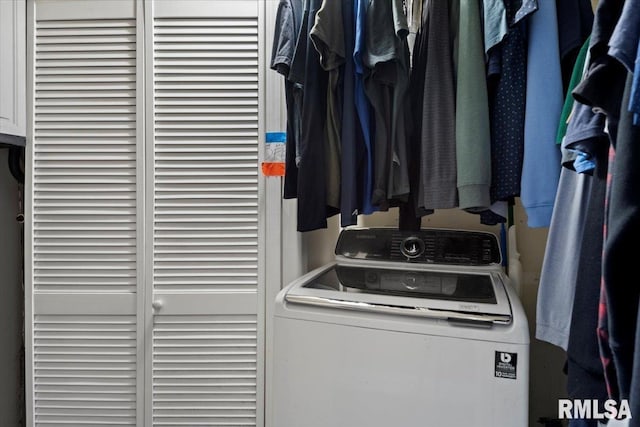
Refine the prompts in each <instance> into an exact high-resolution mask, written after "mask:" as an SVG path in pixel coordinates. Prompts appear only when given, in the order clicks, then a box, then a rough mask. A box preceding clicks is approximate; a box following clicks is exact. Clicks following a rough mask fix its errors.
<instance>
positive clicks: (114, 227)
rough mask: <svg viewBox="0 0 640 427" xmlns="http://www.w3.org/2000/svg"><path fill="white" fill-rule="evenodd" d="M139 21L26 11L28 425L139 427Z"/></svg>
mask: <svg viewBox="0 0 640 427" xmlns="http://www.w3.org/2000/svg"><path fill="white" fill-rule="evenodd" d="M105 6H106V7H105ZM138 15H139V14H138V13H137V11H136V2H135V1H134V0H114V1H109V2H108V5H105V2H100V1H95V0H87V1H83V2H77V1H56V2H52V1H39V2H37V3H36V4H35V6H34V3H31V4H30V17H31V19H32V22H33V25H34V36H33V39H32V40H33V41H34V43H33V45H32V46H33V51H32V58H33V63H32V67H31V72H32V73H34V74H33V76H34V79H33V83H32V92H31V93H32V94H33V102H32V110H31V113H32V114H31V124H32V128H31V130H32V133H31V141H30V144H29V151H28V154H29V155H28V158H29V159H30V166H31V168H30V174H28V180H29V181H28V185H30V188H31V191H32V193H31V199H30V206H29V205H28V209H29V208H30V209H29V210H30V212H31V216H30V221H29V223H28V224H29V225H30V227H27V247H28V248H29V249H30V250H28V251H27V264H26V265H27V266H31V268H30V270H28V271H27V283H28V284H29V283H30V284H31V288H30V289H29V290H28V291H27V307H26V312H27V322H30V325H29V326H28V327H27V339H28V344H27V351H28V353H27V369H28V371H27V376H28V380H27V384H28V388H27V391H28V395H27V396H30V397H28V398H27V406H28V408H29V409H28V411H29V415H30V419H29V422H30V424H29V425H34V426H37V427H49V426H97V425H109V426H136V425H141V424H137V423H138V421H139V420H138V417H137V413H138V412H139V409H140V408H142V404H143V399H141V398H140V396H141V395H140V391H141V390H142V385H143V384H144V382H143V380H144V377H143V375H141V373H142V372H141V370H140V368H141V363H140V362H141V361H142V357H143V355H144V353H143V348H142V346H141V341H140V339H141V333H140V332H141V326H142V322H141V320H142V319H143V317H142V315H141V313H140V311H139V309H138V307H139V303H141V302H142V301H141V300H139V298H138V296H139V295H140V294H141V292H142V288H141V283H142V282H141V280H140V278H141V272H142V269H141V268H140V265H141V261H142V251H141V242H142V240H141V236H142V218H141V217H140V216H139V215H138V211H139V208H140V206H142V204H143V203H144V201H143V198H142V192H141V191H140V188H141V184H142V168H141V165H142V163H141V160H142V158H141V157H140V153H141V150H142V147H143V146H142V142H143V138H142V129H143V114H141V113H140V111H141V103H142V102H143V98H142V88H143V86H142V84H141V75H142V69H141V68H139V67H137V64H143V58H142V56H141V52H142V50H141V49H142V46H143V43H142V40H140V39H139V37H138V34H137V25H136V19H137V17H139V16H138ZM29 339H30V340H29ZM29 341H30V343H29ZM29 371H31V377H30V376H29Z"/></svg>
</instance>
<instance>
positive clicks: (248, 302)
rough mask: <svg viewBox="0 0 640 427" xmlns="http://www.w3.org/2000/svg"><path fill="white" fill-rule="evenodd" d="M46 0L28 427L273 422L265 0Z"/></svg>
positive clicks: (32, 203) (29, 269)
mask: <svg viewBox="0 0 640 427" xmlns="http://www.w3.org/2000/svg"><path fill="white" fill-rule="evenodd" d="M3 1H4V0H0V2H3ZM29 4H30V8H32V9H30V15H29V16H33V21H32V22H30V24H29V26H30V31H29V33H30V37H33V42H34V45H35V46H36V49H35V52H34V58H33V63H34V65H35V69H34V75H33V77H34V82H33V87H34V93H33V94H32V95H33V96H34V107H33V111H30V112H29V114H31V115H32V118H33V124H34V134H33V144H30V145H29V147H27V149H28V150H27V159H28V161H29V162H30V163H29V167H28V171H29V173H30V177H29V179H28V187H27V194H28V198H29V199H28V204H27V210H28V212H29V213H30V215H27V225H26V228H27V229H28V230H27V235H26V236H25V239H26V246H27V259H26V262H27V264H26V276H27V277H26V278H27V290H26V292H27V386H28V387H27V400H28V402H27V407H28V427H45V426H51V425H87V426H88V425H99V424H100V425H119V426H136V427H143V426H144V427H152V426H179V425H180V426H196V425H198V426H200V425H202V426H205V425H207V426H208V425H212V426H213V425H219V426H223V425H228V426H231V425H242V426H260V425H262V424H263V412H264V408H263V402H264V387H263V382H264V380H263V377H264V361H263V357H264V356H263V355H264V350H263V347H264V340H263V335H264V286H263V283H264V273H263V271H264V263H263V261H262V259H263V253H264V239H263V237H262V236H264V231H263V228H262V227H263V222H264V221H263V217H264V215H263V213H262V212H263V208H262V207H261V206H260V205H259V203H258V201H259V194H260V191H261V188H263V186H264V183H263V179H262V178H261V177H260V176H259V175H258V157H259V156H258V151H259V146H260V145H259V140H260V135H261V132H260V129H261V128H262V124H261V121H262V119H261V117H260V115H259V104H260V102H262V100H261V94H260V91H259V89H258V81H259V75H260V74H261V73H260V72H259V67H260V65H261V64H262V61H263V60H262V59H261V57H262V56H263V55H264V54H263V53H262V52H263V48H262V47H261V45H260V44H259V43H258V34H259V32H260V30H259V28H260V25H261V24H260V19H261V18H260V16H261V14H260V13H259V10H260V8H261V7H262V6H261V5H262V1H261V0H242V1H240V0H233V1H224V0H215V1H199V0H181V1H175V0H167V1H164V0H155V1H145V2H142V1H138V0H110V1H104V0H82V1H79V0H30V3H29ZM30 43H31V40H30Z"/></svg>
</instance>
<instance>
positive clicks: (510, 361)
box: [495, 351, 518, 380]
mask: <svg viewBox="0 0 640 427" xmlns="http://www.w3.org/2000/svg"><path fill="white" fill-rule="evenodd" d="M517 370H518V353H508V352H506V351H496V367H495V376H496V378H507V379H510V380H515V379H516V372H517Z"/></svg>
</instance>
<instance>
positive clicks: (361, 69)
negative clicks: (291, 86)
mask: <svg viewBox="0 0 640 427" xmlns="http://www.w3.org/2000/svg"><path fill="white" fill-rule="evenodd" d="M367 5H368V0H354V4H353V7H354V16H355V47H354V51H353V61H354V66H355V88H354V99H355V104H356V111H357V113H358V119H359V122H360V126H361V129H362V138H363V140H364V148H365V165H364V172H363V173H362V180H363V185H362V189H363V190H362V207H361V209H360V211H361V213H363V214H366V215H368V214H371V213H373V212H375V210H376V209H375V208H374V206H373V204H372V203H371V197H372V194H373V130H372V129H373V128H372V123H371V104H370V103H369V100H368V99H367V95H366V94H365V89H364V79H365V75H366V74H367V70H366V68H365V66H364V59H363V55H364V52H365V48H366V23H367Z"/></svg>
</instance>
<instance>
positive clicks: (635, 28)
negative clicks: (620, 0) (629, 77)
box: [608, 1, 640, 73]
mask: <svg viewBox="0 0 640 427" xmlns="http://www.w3.org/2000/svg"><path fill="white" fill-rule="evenodd" d="M638 40H640V2H638V1H625V2H624V7H623V9H622V14H621V15H620V18H619V19H618V23H617V24H616V28H615V30H614V31H613V34H612V35H611V40H609V52H608V53H609V56H612V57H614V58H616V59H617V60H618V61H620V62H621V63H622V65H624V66H625V67H626V68H627V70H628V71H629V72H630V73H633V70H634V63H635V60H636V54H637V52H638Z"/></svg>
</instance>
